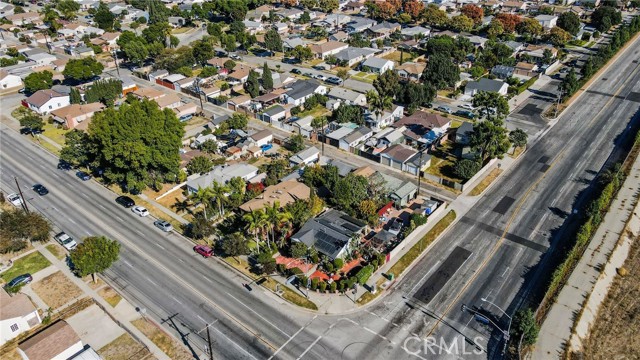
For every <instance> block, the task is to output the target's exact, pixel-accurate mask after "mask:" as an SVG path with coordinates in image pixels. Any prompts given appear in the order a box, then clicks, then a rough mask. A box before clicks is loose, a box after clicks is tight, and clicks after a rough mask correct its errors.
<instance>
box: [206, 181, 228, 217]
mask: <svg viewBox="0 0 640 360" xmlns="http://www.w3.org/2000/svg"><path fill="white" fill-rule="evenodd" d="M210 189H211V195H212V196H213V201H214V202H215V204H216V206H217V207H218V215H219V216H220V217H222V216H224V204H225V202H226V201H227V193H229V192H230V191H231V189H230V188H229V186H227V185H225V184H220V183H218V182H217V181H214V182H213V183H212V184H211V187H210Z"/></svg>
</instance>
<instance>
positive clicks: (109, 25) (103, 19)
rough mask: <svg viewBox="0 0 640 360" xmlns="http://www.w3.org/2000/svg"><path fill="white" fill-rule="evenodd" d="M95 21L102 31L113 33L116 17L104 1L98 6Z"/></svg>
mask: <svg viewBox="0 0 640 360" xmlns="http://www.w3.org/2000/svg"><path fill="white" fill-rule="evenodd" d="M150 2H153V1H150ZM93 19H94V20H95V22H96V24H97V25H98V27H99V28H100V29H102V30H104V31H113V26H114V24H115V20H116V16H115V15H113V13H112V12H111V11H110V10H109V7H108V6H107V4H105V3H103V2H102V1H101V2H100V4H99V5H98V9H97V10H96V13H95V14H94V16H93Z"/></svg>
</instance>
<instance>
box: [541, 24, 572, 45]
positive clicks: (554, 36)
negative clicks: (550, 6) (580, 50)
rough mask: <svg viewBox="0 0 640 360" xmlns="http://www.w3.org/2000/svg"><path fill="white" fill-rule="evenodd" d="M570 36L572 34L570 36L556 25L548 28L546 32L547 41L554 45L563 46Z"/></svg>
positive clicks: (569, 39)
mask: <svg viewBox="0 0 640 360" xmlns="http://www.w3.org/2000/svg"><path fill="white" fill-rule="evenodd" d="M572 38H573V36H571V34H569V33H568V32H566V31H564V30H562V29H560V28H559V27H557V26H556V27H554V28H553V29H551V30H549V33H548V34H547V41H548V42H550V43H552V44H553V45H555V46H564V45H566V44H567V43H568V42H569V41H571V39H572Z"/></svg>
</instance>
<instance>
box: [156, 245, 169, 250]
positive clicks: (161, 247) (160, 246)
mask: <svg viewBox="0 0 640 360" xmlns="http://www.w3.org/2000/svg"><path fill="white" fill-rule="evenodd" d="M154 244H156V246H157V247H159V248H160V249H162V250H166V249H165V248H164V246H162V245H160V244H158V243H154Z"/></svg>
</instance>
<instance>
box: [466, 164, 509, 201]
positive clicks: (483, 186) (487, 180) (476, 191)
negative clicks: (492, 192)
mask: <svg viewBox="0 0 640 360" xmlns="http://www.w3.org/2000/svg"><path fill="white" fill-rule="evenodd" d="M501 173H502V169H500V168H495V169H493V170H491V172H490V173H489V175H487V176H485V177H484V179H482V181H480V183H479V184H478V185H477V186H476V187H474V188H473V189H472V190H471V192H469V195H471V196H477V195H480V194H482V192H483V191H484V190H485V189H486V188H487V187H489V185H491V183H492V182H493V181H494V180H495V179H496V178H497V177H498V176H499V175H500V174H501Z"/></svg>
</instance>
